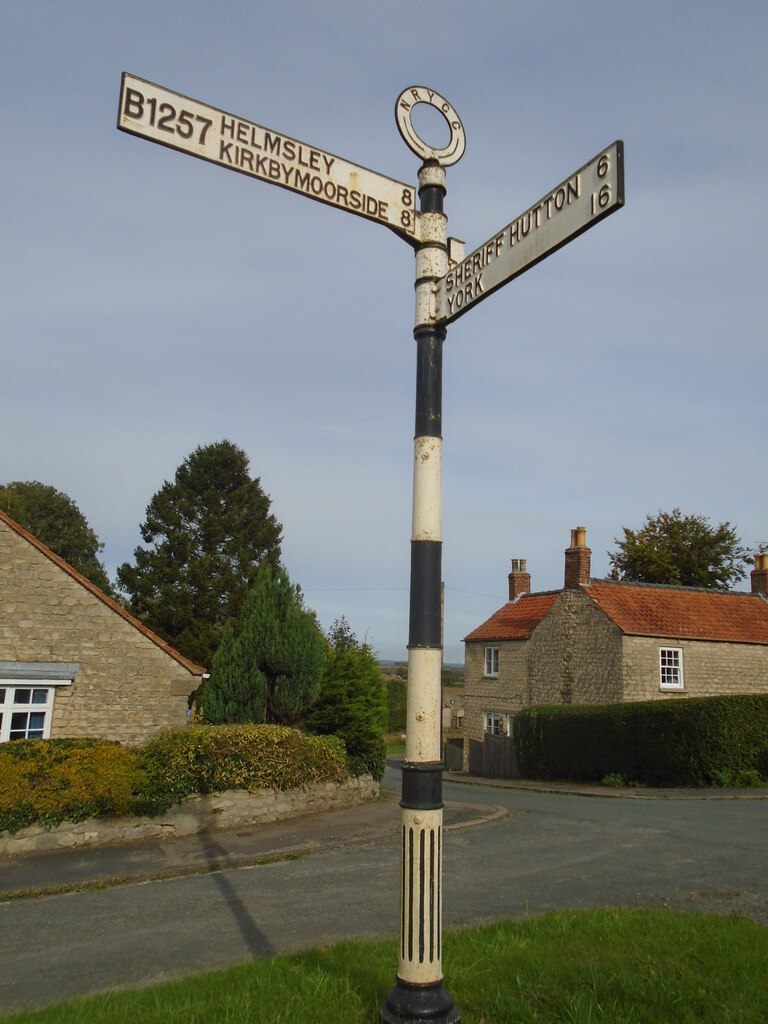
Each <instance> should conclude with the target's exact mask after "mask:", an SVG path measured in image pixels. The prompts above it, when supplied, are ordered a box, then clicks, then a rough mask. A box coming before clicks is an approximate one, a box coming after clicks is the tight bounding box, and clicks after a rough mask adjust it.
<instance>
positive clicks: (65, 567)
mask: <svg viewBox="0 0 768 1024" xmlns="http://www.w3.org/2000/svg"><path fill="white" fill-rule="evenodd" d="M0 522H3V523H5V525H6V526H8V527H9V528H10V529H11V530H13V532H14V533H17V534H18V535H19V536H20V537H23V539H24V540H26V541H28V543H30V544H31V545H32V547H34V548H37V550H38V551H39V552H40V553H41V554H43V555H45V557H46V558H48V559H50V561H51V562H53V563H54V565H57V566H58V567H59V568H60V569H61V570H62V571H63V572H65V573H66V574H67V575H68V576H71V577H72V579H73V580H75V582H77V583H79V584H80V586H82V587H85V589H86V590H88V591H89V592H90V593H91V594H93V596H94V597H97V598H98V599H99V601H101V602H102V603H103V604H105V605H106V606H107V607H108V608H111V609H112V611H113V612H115V614H116V615H119V616H120V618H121V619H125V621H126V622H127V623H129V624H130V625H131V626H133V627H134V629H138V631H139V632H140V633H143V634H144V636H145V637H146V638H147V639H148V640H151V641H152V643H153V644H156V645H157V646H158V647H159V648H160V650H161V651H165V653H166V654H168V655H169V656H170V657H171V658H173V660H174V661H177V662H178V663H179V664H180V665H181V666H182V668H185V669H186V670H187V672H189V673H190V674H191V675H193V676H202V675H203V674H204V673H205V671H206V670H205V669H204V668H203V666H202V665H196V664H195V663H194V662H193V661H189V660H188V659H187V658H185V657H184V655H183V654H179V652H178V651H177V650H174V648H173V647H171V645H170V644H168V643H166V642H165V640H162V639H161V638H160V637H159V636H158V635H157V634H156V633H153V632H152V630H151V629H147V627H146V626H145V625H144V624H143V623H142V622H139V620H138V619H135V618H134V617H133V616H132V615H131V614H130V613H129V612H127V611H126V610H125V608H123V607H121V605H119V604H118V603H117V601H113V600H112V598H111V597H108V596H107V595H106V594H105V593H104V591H103V590H100V589H99V588H98V587H97V586H96V584H95V583H91V581H90V580H88V579H86V578H85V576H83V575H82V574H81V573H79V572H78V571H77V569H73V568H72V566H71V565H69V564H68V563H67V562H65V561H64V559H63V558H60V557H59V555H57V554H54V552H53V551H51V549H50V548H48V547H46V546H45V544H43V542H42V541H40V540H38V539H37V537H35V536H34V534H31V533H29V531H28V530H25V529H24V527H23V526H19V524H18V523H17V522H15V521H14V520H13V519H11V517H10V516H8V515H6V514H5V512H3V510H2V509H0Z"/></svg>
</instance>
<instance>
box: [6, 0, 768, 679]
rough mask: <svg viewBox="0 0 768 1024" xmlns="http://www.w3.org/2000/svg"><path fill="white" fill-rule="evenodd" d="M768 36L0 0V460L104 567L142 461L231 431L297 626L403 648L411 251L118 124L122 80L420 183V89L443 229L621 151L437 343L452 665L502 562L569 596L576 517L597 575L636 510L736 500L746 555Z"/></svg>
mask: <svg viewBox="0 0 768 1024" xmlns="http://www.w3.org/2000/svg"><path fill="white" fill-rule="evenodd" d="M766 38H768V6H766V5H765V4H764V3H758V2H744V3H738V2H737V3H732V4H725V3H712V2H707V0H698V2H687V0H683V2H676V3H657V2H653V0H651V2H644V3H635V4H629V3H616V2H613V3H605V2H599V0H586V2H580V3H578V4H577V3H572V2H546V0H542V2H509V0H507V2H503V3H502V2H490V3H478V4H467V3H454V2H452V0H449V2H444V3H442V4H439V5H436V6H434V7H429V8H428V7H425V6H424V5H419V4H413V3H408V4H406V3H399V2H396V3H386V2H381V3H377V4H360V3H356V4H352V3H346V2H341V3H336V4H334V5H327V4H310V3H296V2H291V0H287V2H283V3H281V4H269V5H267V4H265V3H258V2H248V3H246V2H239V0H238V2H229V3H228V2H218V3H215V4H214V3H203V2H185V3H181V2H162V0H155V2H152V3H149V2H143V0H134V2H133V3H131V4H123V3H114V2H109V0H99V2H82V0H69V2H68V3H66V4H62V3H60V2H50V3H43V2H36V0H23V2H20V0H7V2H6V3H4V4H3V5H2V8H0V106H1V108H2V125H3V135H4V138H3V146H2V155H1V156H0V175H1V180H2V189H0V222H1V223H2V231H3V235H4V239H5V244H4V245H3V247H2V254H1V255H0V260H1V261H2V266H1V268H0V269H1V273H0V288H1V289H2V302H1V303H0V338H2V355H3V358H2V373H1V374H0V438H1V441H0V481H2V482H7V481H10V480H17V479H21V480H33V479H36V480H41V481H43V482H44V483H49V484H53V485H54V486H55V487H57V488H59V489H60V490H63V491H65V492H66V493H67V494H69V495H70V496H71V497H72V498H73V499H74V500H75V501H76V502H77V503H78V505H79V506H80V508H81V510H82V511H83V512H84V513H85V515H86V517H87V518H88V520H89V522H90V524H91V526H92V527H93V528H94V529H95V530H96V532H97V533H98V535H99V537H100V538H101V540H102V541H103V542H104V544H105V550H104V560H105V563H106V565H107V567H108V569H109V570H110V572H111V573H112V572H113V571H114V569H115V567H116V566H117V565H119V564H120V563H121V562H122V561H125V560H126V559H130V558H131V556H132V552H133V549H134V548H135V546H136V545H137V544H138V543H140V534H139V524H140V523H141V522H142V520H143V518H144V512H145V509H146V506H147V503H148V502H149V500H150V498H151V497H152V495H153V494H154V492H155V491H156V490H157V489H158V488H159V487H160V486H161V485H162V483H163V481H164V480H165V479H168V478H172V477H173V474H174V472H175V470H176V467H177V466H178V465H179V463H180V462H182V460H183V459H184V458H185V457H186V456H187V455H188V454H189V453H190V452H191V451H192V450H193V449H194V448H195V447H196V446H197V445H200V444H207V443H209V442H212V441H216V440H220V439H222V438H225V437H226V438H229V439H230V440H232V441H234V442H235V443H237V444H239V445H241V446H242V447H243V448H244V449H245V450H246V451H247V453H248V455H249V457H250V460H251V467H252V471H253V473H254V475H257V476H259V477H260V479H261V483H262V486H263V487H264V489H265V490H266V491H267V493H269V494H270V495H271V498H272V503H273V510H274V512H275V514H276V515H277V517H278V519H279V520H280V521H281V522H282V524H283V527H284V533H285V540H284V545H283V553H284V560H285V563H286V566H287V568H288V570H289V572H290V574H291V577H292V579H293V580H294V581H295V582H297V583H299V584H300V585H301V586H302V588H303V590H304V591H305V594H306V599H307V603H308V604H309V605H310V606H311V607H313V608H314V609H316V611H317V612H318V615H319V617H320V620H321V622H322V623H323V625H324V626H326V627H327V626H329V625H330V624H331V623H332V621H333V620H334V619H335V618H337V617H338V616H340V615H342V614H343V615H345V616H346V617H347V619H348V620H349V622H350V623H351V625H352V628H353V629H354V630H355V631H356V632H357V633H358V635H359V636H361V637H363V636H366V637H367V638H368V640H369V642H370V643H371V644H372V645H373V647H374V648H375V649H376V650H377V651H378V652H379V653H380V655H381V656H382V657H389V658H392V657H403V656H404V654H405V646H406V643H407V634H408V623H407V617H408V580H409V559H410V529H411V480H412V451H413V429H414V427H413V422H414V419H413V417H414V393H415V343H414V341H413V337H412V326H413V277H414V266H413V255H412V250H411V249H410V247H409V246H408V245H407V244H406V243H404V242H403V241H402V240H401V239H399V238H398V237H396V236H395V235H394V234H392V233H390V232H389V231H387V230H386V229H384V228H382V227H380V226H379V225H376V224H373V223H371V222H367V221H364V220H362V219H361V218H357V217H352V216H349V215H347V214H345V213H343V212H341V211H339V210H335V209H332V208H330V207H326V206H323V205H321V204H319V203H314V202H312V201H310V200H308V199H305V198H304V197H301V196H298V195H295V194H293V193H289V192H286V191H283V190H281V189H278V188H275V187H273V186H270V185H268V184H265V183H263V182H259V181H254V180H251V179H249V178H246V177H245V176H241V175H237V174H228V173H226V172H225V171H223V170H222V169H221V168H219V167H216V166H213V165H209V164H205V163H203V162H201V161H197V160H194V159H190V157H189V156H186V155H183V154H181V153H177V152H173V151H171V150H168V149H164V148H162V147H160V146H157V145H153V144H152V143H150V142H146V141H144V140H142V139H137V138H134V137H132V136H129V135H126V134H124V133H121V132H118V131H117V129H116V115H117V103H118V93H119V87H120V76H121V73H122V72H123V71H130V72H132V73H133V74H135V75H137V76H139V77H141V78H145V79H149V80H150V81H154V82H157V83H159V84H161V85H163V86H166V87H167V88H169V89H172V90H175V91H177V92H180V93H183V94H186V95H188V96H191V97H194V98H196V99H199V100H201V101H203V102H206V103H208V104H210V105H212V106H214V107H220V108H222V109H224V110H228V111H232V112H234V113H236V114H240V115H242V116H243V117H244V118H246V119H249V120H252V121H256V122H257V123H259V124H261V125H265V126H266V127H268V128H272V129H275V130H277V131H280V132H282V133H284V134H286V135H289V136H292V137H293V138H296V139H299V140H301V141H303V142H306V143H308V144H310V145H314V146H316V147H318V148H320V149H323V150H326V151H327V152H330V153H333V154H337V155H338V156H341V157H344V158H345V159H347V160H350V161H352V162H354V163H358V164H362V165H363V166H366V167H370V168H372V169H374V170H376V171H378V172H379V173H381V174H384V175H387V176H389V177H393V178H396V179H398V180H401V181H405V182H409V183H413V184H416V182H417V172H418V166H419V161H418V159H417V158H416V157H415V156H414V155H413V154H412V153H411V152H410V151H409V150H408V149H407V148H406V146H405V144H404V143H403V142H402V140H401V138H400V136H399V134H398V132H397V128H396V125H395V120H394V113H393V111H394V104H395V99H396V98H397V96H398V95H399V93H400V92H401V91H402V90H403V89H404V88H406V87H407V86H411V85H426V86H429V87H431V88H434V89H436V90H437V91H439V92H440V93H442V94H443V95H444V96H445V97H446V98H447V99H448V100H449V101H450V102H451V103H452V104H453V106H454V107H455V108H456V110H457V111H458V113H459V115H460V116H461V118H462V120H463V123H464V126H465V128H466V133H467V148H466V153H465V155H464V157H463V158H462V160H461V161H460V162H459V163H457V164H456V165H455V166H454V167H451V168H449V169H448V172H447V188H448V191H447V196H446V202H445V208H446V212H447V214H448V230H449V233H450V234H452V235H455V236H457V237H459V238H462V239H464V240H465V241H466V243H467V247H468V250H469V249H472V248H474V247H475V246H477V245H479V244H480V243H481V242H483V241H485V240H486V239H487V238H488V237H490V236H491V235H492V234H493V233H494V232H496V231H497V230H500V229H501V228H502V227H503V226H504V225H506V224H508V223H509V222H510V221H511V220H513V218H515V217H516V216H517V215H518V214H520V213H522V212H523V211H524V210H525V209H527V208H528V207H529V206H530V205H531V204H533V203H534V202H536V201H537V200H538V199H540V198H541V197H542V196H543V195H544V194H545V193H546V192H547V191H548V190H549V189H551V188H552V187H553V186H555V185H557V184H558V183H559V182H560V181H562V180H563V179H564V178H565V177H566V176H567V175H569V174H570V173H571V172H573V171H574V170H576V169H577V168H579V167H580V166H581V165H582V164H584V163H586V162H587V161H588V160H591V159H592V158H593V157H594V156H595V155H596V154H597V153H599V152H600V150H601V149H603V148H605V147H607V146H608V145H609V144H610V143H612V142H613V141H614V140H615V139H618V138H620V139H623V140H624V145H625V153H626V158H625V162H626V206H625V207H624V209H623V210H620V211H619V212H617V213H616V214H615V215H613V216H611V217H609V218H608V219H607V220H606V221H604V222H603V223H601V224H599V225H597V226H596V227H595V228H594V230H592V231H589V232H587V233H586V234H585V235H583V236H581V237H580V238H578V239H576V240H575V241H573V242H572V243H571V244H569V245H567V246H566V247H565V248H563V249H562V250H560V251H559V252H557V253H555V254H554V255H552V256H551V257H550V258H548V259H547V260H545V261H544V262H543V263H541V264H540V265H538V266H537V267H535V268H533V269H532V270H531V271H530V272H528V273H526V274H524V275H523V276H521V277H520V278H519V279H517V280H516V281H514V282H512V283H511V284H509V285H508V286H506V287H505V288H503V289H502V290H501V291H499V292H498V293H496V294H495V295H493V296H492V297H489V298H488V300H487V301H485V302H481V303H480V304H478V305H477V306H476V307H475V308H474V309H473V310H471V311H470V312H469V313H467V315H466V316H464V317H463V318H462V319H461V320H459V321H458V322H457V323H455V324H453V325H452V326H451V327H450V328H449V330H448V337H447V340H446V343H445V353H444V382H443V437H444V442H443V444H444V448H443V457H444V468H443V541H444V545H443V577H444V580H445V588H446V590H445V654H446V659H447V660H448V661H460V660H462V658H463V645H462V644H461V638H462V637H463V636H464V635H466V633H468V632H469V631H470V630H471V629H472V628H473V627H474V626H476V625H477V624H478V623H480V622H481V621H483V620H484V619H485V618H486V617H487V616H488V615H489V614H491V612H493V611H494V610H495V609H496V608H497V607H498V606H499V605H500V604H502V603H503V602H504V600H506V596H507V581H506V577H507V573H508V571H509V568H510V559H511V558H527V560H528V568H529V570H530V571H531V574H532V577H533V588H534V589H536V590H545V589H551V588H557V587H560V586H562V574H563V550H564V549H565V547H566V546H567V545H568V542H569V539H570V530H571V528H572V527H575V526H578V525H584V526H586V528H587V542H588V544H589V546H590V547H591V548H592V552H593V554H592V571H593V574H594V575H596V576H602V575H605V573H606V572H607V571H608V557H607V551H608V550H609V549H611V548H612V547H613V538H614V537H615V536H620V535H621V528H622V526H630V527H638V526H640V525H641V524H642V522H643V520H644V517H645V515H646V513H649V512H650V513H655V512H656V511H658V510H659V509H664V510H666V511H671V510H672V509H673V508H674V507H680V508H681V510H682V511H683V512H684V513H685V514H689V513H695V514H701V515H705V516H707V517H709V518H710V520H711V521H712V522H713V523H718V522H721V521H724V520H728V521H730V522H731V523H732V524H733V525H734V526H735V527H736V529H737V532H738V533H739V535H740V537H741V538H742V540H743V542H744V543H745V544H746V545H747V546H749V547H750V548H755V549H756V548H757V545H758V543H760V542H765V541H768V521H766V513H765V509H766V508H767V507H768V482H767V481H768V474H767V473H766V457H765V435H766V415H765V408H766V405H765V382H766V368H767V367H766V363H767V359H766V344H765V342H766V323H767V322H768V287H767V286H766V280H767V279H768V258H767V257H766V238H767V237H768V202H766V167H767V166H768V61H766V59H765V40H766ZM417 124H419V122H417ZM421 124H422V130H424V132H425V134H429V132H431V131H438V128H439V130H442V129H441V128H440V126H438V127H437V128H436V126H435V125H434V124H433V123H431V122H429V120H425V121H422V122H421ZM438 134H439V131H438ZM436 141H440V140H436ZM746 586H747V584H746V583H745V587H746Z"/></svg>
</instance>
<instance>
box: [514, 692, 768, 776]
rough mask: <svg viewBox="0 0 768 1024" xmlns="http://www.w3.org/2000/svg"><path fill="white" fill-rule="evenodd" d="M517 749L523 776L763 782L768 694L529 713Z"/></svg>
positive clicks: (767, 761)
mask: <svg viewBox="0 0 768 1024" xmlns="http://www.w3.org/2000/svg"><path fill="white" fill-rule="evenodd" d="M515 744H516V747H517V756H518V759H519V764H520V770H521V774H522V775H523V777H524V778H541V779H574V780H580V781H584V782H595V781H600V780H602V779H604V778H605V777H606V776H613V777H617V778H618V777H620V778H621V780H623V781H624V782H627V783H631V782H635V783H638V784H641V785H646V786H713V785H716V786H717V785H720V786H732V785H750V784H755V783H759V782H760V781H761V780H766V779H768V696H759V695H740V696H731V697H702V698H686V699H683V700H681V699H671V700H654V701H643V702H638V703H632V704H610V705H607V704H606V705H580V706H570V707H563V706H548V705H547V706H540V707H532V708H526V709H525V710H524V711H522V712H521V713H520V714H519V715H517V717H516V718H515Z"/></svg>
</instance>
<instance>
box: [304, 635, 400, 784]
mask: <svg viewBox="0 0 768 1024" xmlns="http://www.w3.org/2000/svg"><path fill="white" fill-rule="evenodd" d="M328 647H329V649H328V657H327V658H326V662H325V668H324V670H323V676H322V680H321V684H320V696H319V697H318V699H317V701H316V703H315V704H314V706H313V707H312V708H311V709H310V711H309V713H308V714H307V720H306V724H307V728H309V729H312V731H313V732H317V733H321V734H331V735H335V736H340V737H341V739H343V740H344V743H345V745H346V748H347V757H348V758H349V761H350V767H351V769H352V771H353V773H355V774H361V773H363V772H371V773H372V774H373V775H374V777H376V778H381V776H382V775H383V773H384V764H385V754H386V751H385V747H384V739H383V736H384V730H385V729H386V724H387V691H386V685H385V683H384V678H383V676H382V674H381V671H380V669H379V666H378V664H377V663H376V659H375V657H374V655H373V651H372V650H371V648H370V647H369V645H368V644H367V643H360V642H359V641H358V639H357V637H356V636H355V634H354V633H353V632H352V630H351V628H350V626H349V623H348V622H347V620H346V619H345V618H344V617H342V618H341V619H337V620H336V622H334V624H333V626H332V627H331V629H330V630H329V632H328Z"/></svg>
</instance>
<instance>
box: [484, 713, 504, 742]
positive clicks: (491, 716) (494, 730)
mask: <svg viewBox="0 0 768 1024" xmlns="http://www.w3.org/2000/svg"><path fill="white" fill-rule="evenodd" d="M483 722H484V725H485V732H489V733H490V734H491V735H492V736H503V735H504V727H503V725H502V720H501V715H500V714H499V712H498V711H485V712H483Z"/></svg>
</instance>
